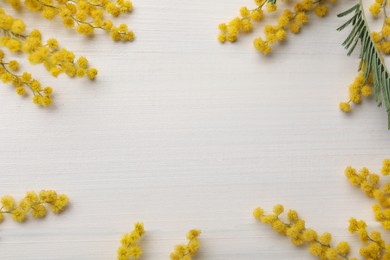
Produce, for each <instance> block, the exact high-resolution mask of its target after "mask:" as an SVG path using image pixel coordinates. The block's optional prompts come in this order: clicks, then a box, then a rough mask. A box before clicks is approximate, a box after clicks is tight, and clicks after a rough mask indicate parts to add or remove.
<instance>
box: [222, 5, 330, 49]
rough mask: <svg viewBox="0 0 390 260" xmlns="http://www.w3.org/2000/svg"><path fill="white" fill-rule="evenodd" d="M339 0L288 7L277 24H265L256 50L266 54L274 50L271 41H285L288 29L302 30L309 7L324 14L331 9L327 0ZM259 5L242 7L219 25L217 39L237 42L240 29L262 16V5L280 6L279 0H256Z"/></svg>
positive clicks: (249, 28)
mask: <svg viewBox="0 0 390 260" xmlns="http://www.w3.org/2000/svg"><path fill="white" fill-rule="evenodd" d="M335 1H336V0H320V1H316V0H302V1H300V2H297V3H296V4H295V5H294V9H293V10H290V9H288V8H287V9H285V10H284V11H283V12H282V13H281V15H280V16H279V17H278V19H277V20H278V23H277V25H266V26H265V27H264V34H265V39H263V38H262V37H258V38H256V39H255V40H254V41H253V45H254V47H255V48H256V50H258V51H260V52H261V53H263V54H264V55H267V54H269V53H270V52H271V51H272V45H274V44H276V43H277V42H282V41H284V40H285V39H286V36H287V32H288V31H290V32H292V33H299V32H300V30H301V27H302V26H303V25H304V24H306V23H307V22H308V15H307V13H308V12H309V11H312V10H314V13H315V14H316V15H317V16H319V17H323V16H325V15H326V14H327V12H328V6H327V5H326V2H331V3H334V2H335ZM255 3H256V5H257V7H256V8H255V9H252V10H249V9H248V8H247V7H242V8H241V9H240V14H241V17H236V18H234V19H233V20H231V21H230V22H229V23H227V24H225V23H222V24H220V25H219V29H220V31H221V33H220V34H219V35H218V40H219V41H220V42H221V43H224V42H226V41H229V42H235V41H236V40H237V39H238V35H239V33H240V32H250V31H252V28H253V24H252V21H254V22H258V21H261V20H262V18H263V10H262V8H263V6H264V5H265V4H266V9H267V11H268V12H274V11H276V10H277V7H278V5H277V3H276V0H273V1H271V0H255Z"/></svg>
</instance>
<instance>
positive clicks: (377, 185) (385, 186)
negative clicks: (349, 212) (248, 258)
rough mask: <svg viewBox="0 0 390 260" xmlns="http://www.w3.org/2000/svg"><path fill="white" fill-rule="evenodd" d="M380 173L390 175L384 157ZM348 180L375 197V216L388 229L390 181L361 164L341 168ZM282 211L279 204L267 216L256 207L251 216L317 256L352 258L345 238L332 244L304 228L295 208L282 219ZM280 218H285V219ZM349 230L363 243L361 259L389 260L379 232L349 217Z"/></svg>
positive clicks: (388, 247) (327, 235)
mask: <svg viewBox="0 0 390 260" xmlns="http://www.w3.org/2000/svg"><path fill="white" fill-rule="evenodd" d="M381 172H382V175H383V176H388V175H390V159H385V160H384V161H383V166H382V170H381ZM344 173H345V175H346V177H347V178H348V180H349V182H350V183H351V184H352V185H353V186H357V187H359V188H360V189H361V190H362V191H363V192H364V193H365V194H366V195H367V196H368V197H370V198H374V199H375V200H376V201H377V204H375V205H374V206H373V211H374V215H375V219H376V220H377V221H378V222H380V223H381V224H382V227H383V229H384V230H390V182H386V183H381V180H380V176H379V175H378V174H376V173H373V172H370V171H369V170H368V169H367V168H365V167H363V168H362V169H360V170H359V171H357V170H356V169H355V168H353V167H350V166H349V167H347V168H346V169H345V171H344ZM283 212H284V208H283V206H282V205H280V204H277V205H275V206H274V209H273V213H272V214H268V215H266V214H265V213H264V210H263V209H262V208H256V209H255V210H254V211H253V216H254V217H255V218H256V219H258V220H260V221H261V222H263V223H266V224H268V225H270V226H271V227H272V229H273V230H275V231H276V232H277V233H279V234H281V235H283V236H287V237H289V238H290V239H291V242H292V243H293V244H294V245H296V246H300V245H305V244H306V245H309V252H310V253H311V254H312V255H314V256H317V257H319V258H320V259H328V260H342V259H346V260H353V259H356V258H350V257H349V253H350V251H351V248H350V245H349V244H348V242H346V241H342V242H340V243H338V244H337V245H336V246H332V245H331V240H332V235H331V234H330V233H323V234H322V235H319V234H318V232H317V231H315V230H313V229H308V228H306V227H305V221H303V220H302V219H300V218H299V217H298V213H297V212H296V211H295V210H289V211H288V212H287V217H285V218H281V217H280V215H281V214H282V213H283ZM282 219H287V220H288V221H287V222H285V221H283V220H282ZM348 230H349V232H351V233H352V234H357V235H358V236H359V240H360V241H361V242H362V246H361V247H360V250H359V253H360V256H362V257H363V258H364V259H370V260H390V243H386V241H385V240H384V239H383V236H382V234H381V232H379V231H371V232H370V231H369V230H368V227H367V224H366V222H364V221H363V220H357V219H355V218H351V219H350V220H349V226H348Z"/></svg>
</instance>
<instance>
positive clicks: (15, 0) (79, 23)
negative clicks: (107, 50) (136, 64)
mask: <svg viewBox="0 0 390 260" xmlns="http://www.w3.org/2000/svg"><path fill="white" fill-rule="evenodd" d="M7 2H9V3H10V4H11V5H12V6H13V7H14V8H15V9H17V10H19V9H21V8H22V7H23V6H25V7H27V8H28V9H29V10H31V11H33V12H40V13H41V15H42V17H43V18H45V19H48V20H52V19H53V18H55V17H56V16H59V17H60V18H61V19H62V22H63V24H64V26H65V27H67V28H75V29H76V31H77V32H78V33H80V34H84V35H92V34H93V33H94V30H95V29H102V30H104V31H106V32H108V33H109V34H110V36H111V38H112V39H113V40H114V41H133V40H134V37H135V35H134V33H133V32H132V31H131V30H128V28H127V25H126V24H121V25H119V26H118V27H116V26H114V25H113V22H112V21H111V20H109V19H105V14H110V15H111V16H113V17H118V16H119V15H120V14H121V13H130V12H131V11H132V10H133V4H132V2H130V1H129V0H116V1H115V2H112V1H110V0H24V2H23V4H22V3H21V0H8V1H7Z"/></svg>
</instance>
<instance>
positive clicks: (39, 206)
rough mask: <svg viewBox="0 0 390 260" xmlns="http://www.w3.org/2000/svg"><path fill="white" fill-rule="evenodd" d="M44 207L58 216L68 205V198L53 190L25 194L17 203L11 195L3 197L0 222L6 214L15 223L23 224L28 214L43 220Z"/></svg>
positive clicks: (0, 206) (0, 205) (0, 201)
mask: <svg viewBox="0 0 390 260" xmlns="http://www.w3.org/2000/svg"><path fill="white" fill-rule="evenodd" d="M45 205H48V206H49V207H50V210H51V211H52V212H53V213H55V214H59V213H61V212H62V211H63V210H64V209H65V207H66V206H67V205H68V197H67V196H66V195H65V194H57V192H55V191H54V190H41V191H40V192H39V193H36V192H34V191H30V192H27V193H26V195H25V196H24V198H23V199H22V200H21V201H19V202H18V203H17V202H16V201H15V199H14V197H13V196H11V195H6V196H3V197H1V198H0V222H2V221H3V220H4V215H7V214H9V215H11V216H12V219H13V220H15V221H17V222H24V221H25V220H26V218H27V216H28V214H30V215H31V216H32V217H34V218H43V217H45V216H46V214H47V208H46V207H45Z"/></svg>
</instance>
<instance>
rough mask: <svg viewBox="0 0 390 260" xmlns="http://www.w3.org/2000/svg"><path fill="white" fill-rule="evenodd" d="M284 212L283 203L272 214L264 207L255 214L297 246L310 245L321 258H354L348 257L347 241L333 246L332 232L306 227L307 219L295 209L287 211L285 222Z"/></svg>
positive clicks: (311, 250)
mask: <svg viewBox="0 0 390 260" xmlns="http://www.w3.org/2000/svg"><path fill="white" fill-rule="evenodd" d="M283 212H284V207H283V206H282V205H281V204H277V205H275V206H274V209H273V213H272V214H269V215H267V214H265V213H264V210H263V209H262V208H256V209H255V210H254V211H253V216H254V217H255V218H256V219H257V220H259V221H261V222H262V223H266V224H268V225H270V226H271V227H272V229H273V230H275V231H276V232H277V233H279V234H280V235H283V236H287V237H289V238H290V240H291V242H292V244H294V245H295V246H302V245H308V246H309V252H310V253H311V254H312V255H314V256H317V257H319V258H320V259H328V260H336V259H350V260H352V259H354V258H348V255H349V252H350V246H349V244H348V243H347V242H345V241H342V242H339V243H338V244H337V245H336V246H332V244H331V242H332V235H331V234H330V233H327V232H325V233H322V234H321V235H320V234H318V232H317V231H315V230H314V229H310V228H306V227H305V221H304V220H302V219H301V218H299V216H298V213H297V212H296V211H295V210H289V211H288V212H287V220H288V221H287V222H284V221H283V220H282V219H281V218H280V215H281V214H282V213H283Z"/></svg>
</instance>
